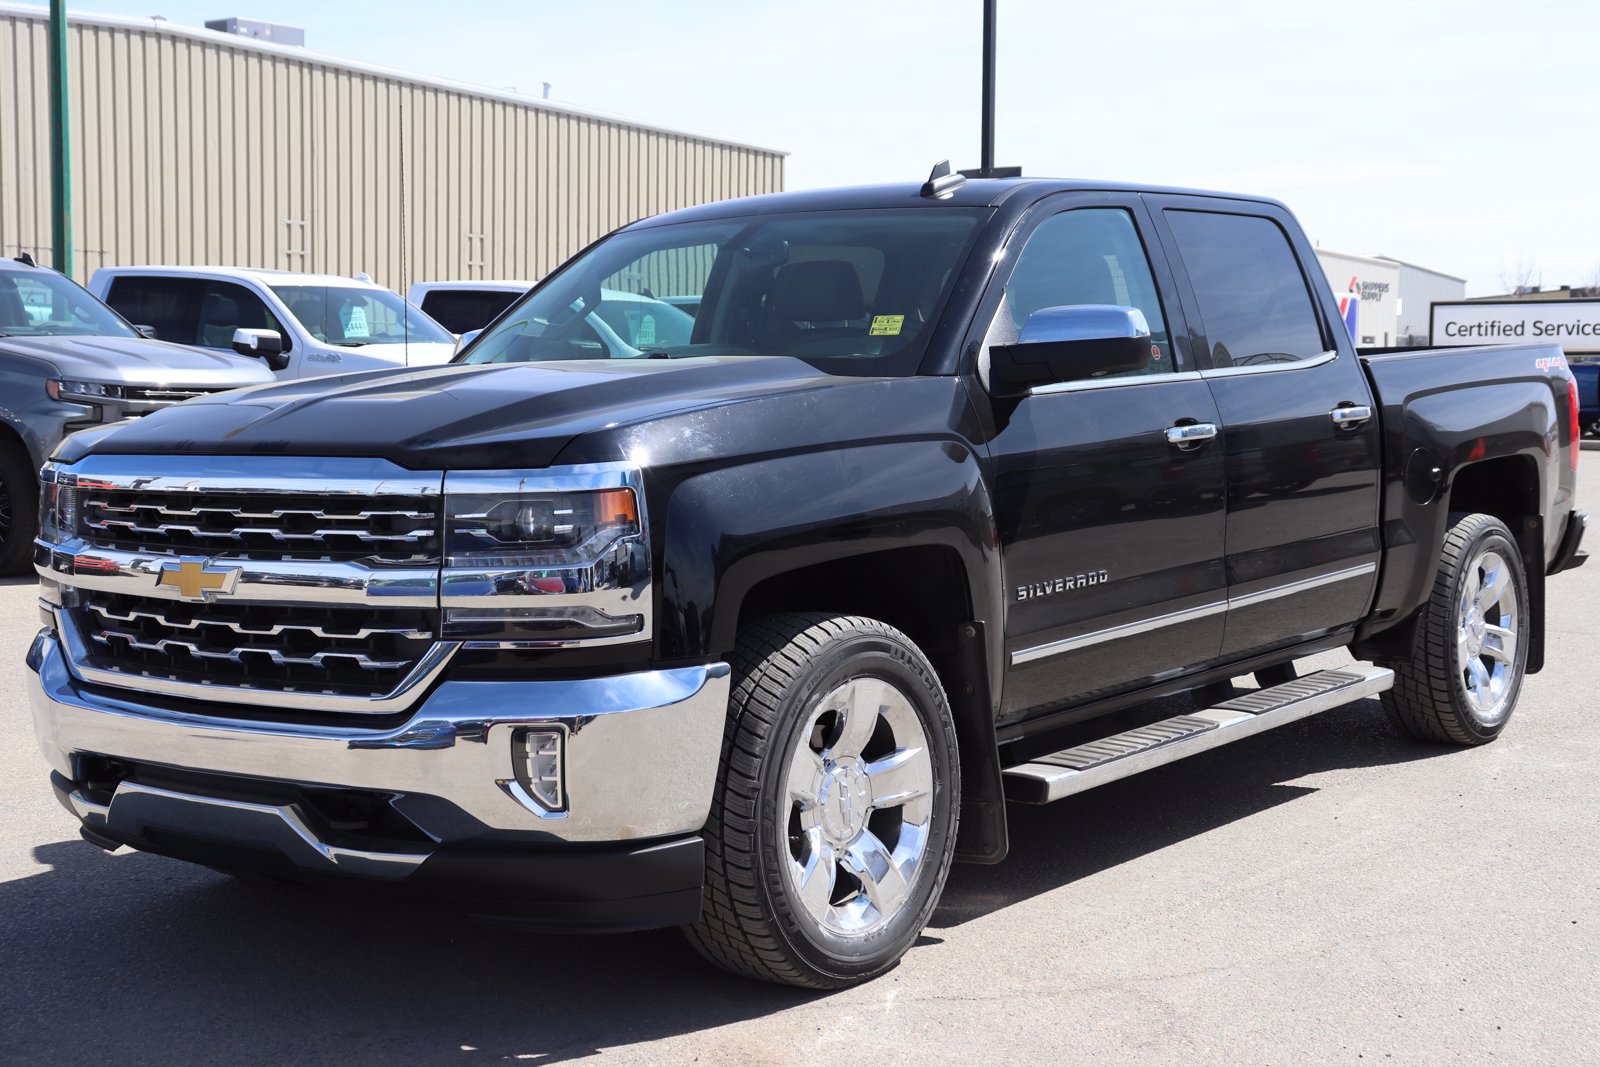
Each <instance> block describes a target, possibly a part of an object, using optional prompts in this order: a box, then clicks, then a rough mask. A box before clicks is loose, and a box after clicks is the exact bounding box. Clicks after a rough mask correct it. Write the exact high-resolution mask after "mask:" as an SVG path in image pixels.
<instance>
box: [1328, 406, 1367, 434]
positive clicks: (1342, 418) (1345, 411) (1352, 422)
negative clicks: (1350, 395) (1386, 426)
mask: <svg viewBox="0 0 1600 1067" xmlns="http://www.w3.org/2000/svg"><path fill="white" fill-rule="evenodd" d="M1328 418H1330V419H1332V420H1333V424H1334V425H1335V426H1337V427H1339V428H1340V429H1341V430H1353V429H1355V428H1356V427H1357V426H1360V425H1361V424H1362V423H1363V422H1366V421H1367V420H1368V419H1370V418H1372V409H1371V408H1369V407H1368V406H1367V405H1365V404H1347V405H1345V406H1344V407H1337V408H1334V409H1333V410H1332V411H1330V412H1328Z"/></svg>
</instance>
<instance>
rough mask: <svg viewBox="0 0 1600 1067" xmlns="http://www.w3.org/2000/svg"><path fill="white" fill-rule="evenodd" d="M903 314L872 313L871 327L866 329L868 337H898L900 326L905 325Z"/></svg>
mask: <svg viewBox="0 0 1600 1067" xmlns="http://www.w3.org/2000/svg"><path fill="white" fill-rule="evenodd" d="M905 321H906V317H905V316H904V315H874V316H873V317H872V329H870V330H868V331H867V335H868V336H869V337H898V336H900V327H901V326H903V325H905Z"/></svg>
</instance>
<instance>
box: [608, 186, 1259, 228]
mask: <svg viewBox="0 0 1600 1067" xmlns="http://www.w3.org/2000/svg"><path fill="white" fill-rule="evenodd" d="M922 184H923V183H921V182H895V183H892V184H887V185H852V186H844V187H841V188H833V189H802V190H796V191H793V192H784V193H766V194H763V195H761V196H746V197H740V198H738V199H736V200H719V201H716V202H715V203H711V204H701V205H700V206H698V207H688V208H682V209H680V210H678V211H669V212H666V213H665V214H661V215H654V216H651V217H650V218H647V219H641V220H640V221H638V222H636V223H634V224H633V226H634V227H645V226H661V225H670V224H672V223H677V222H697V221H701V220H706V219H718V218H730V217H735V216H741V215H762V214H768V213H772V212H787V211H839V210H850V209H859V208H897V207H941V206H947V207H999V206H1000V205H1001V204H1004V203H1006V202H1007V201H1011V200H1015V199H1018V198H1021V199H1022V200H1023V201H1024V202H1027V203H1031V202H1033V201H1035V200H1038V199H1040V198H1041V197H1045V196H1049V195H1051V194H1053V193H1067V192H1134V193H1156V194H1165V195H1173V196H1206V197H1213V198H1217V199H1223V200H1241V201H1249V202H1252V203H1258V204H1271V205H1273V206H1275V207H1280V208H1281V207H1283V206H1284V205H1283V204H1282V203H1281V202H1280V201H1277V200H1274V199H1272V198H1271V197H1265V196H1251V195H1248V194H1242V193H1220V192H1215V191H1211V190H1203V189H1183V188H1177V187H1170V186H1160V185H1138V184H1133V183H1129V182H1114V181H1097V180H1092V179H1086V178H969V179H967V180H966V181H965V182H963V183H962V184H961V185H959V186H957V187H955V188H954V189H952V190H950V191H949V193H948V194H946V195H944V196H942V197H928V196H923V195H922ZM1285 210H1287V209H1285ZM630 228H631V227H630Z"/></svg>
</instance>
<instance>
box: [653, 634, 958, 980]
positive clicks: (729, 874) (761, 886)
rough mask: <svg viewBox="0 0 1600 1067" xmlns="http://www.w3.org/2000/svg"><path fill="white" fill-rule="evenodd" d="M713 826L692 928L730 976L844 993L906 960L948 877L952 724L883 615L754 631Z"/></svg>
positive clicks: (952, 827)
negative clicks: (697, 917) (700, 902)
mask: <svg viewBox="0 0 1600 1067" xmlns="http://www.w3.org/2000/svg"><path fill="white" fill-rule="evenodd" d="M732 659H733V672H734V674H733V690H732V694H731V698H730V700H729V702H728V727H727V732H726V735H725V736H724V739H723V747H722V764H721V768H720V771H719V776H718V782H717V789H716V794H715V797H714V799H713V801H712V805H711V814H710V816H709V818H708V820H707V822H706V831H705V838H706V881H705V901H704V905H703V908H702V912H701V916H700V921H699V922H697V923H695V924H694V925H693V926H690V927H685V932H686V933H687V935H688V937H689V940H690V942H691V943H693V944H694V946H695V947H696V948H697V949H699V951H700V952H701V954H702V955H704V956H705V957H706V958H707V959H709V960H711V961H712V962H713V963H716V964H717V965H719V966H721V967H725V968H727V969H728V970H730V971H735V972H737V973H739V974H744V975H748V976H750V977H753V978H760V979H763V980H765V981H769V982H780V983H783V984H785V985H793V986H801V987H805V988H808V989H839V988H843V987H845V986H850V985H855V984H857V983H860V982H864V981H867V980H868V979H871V978H875V977H877V976H878V975H880V974H882V973H884V972H885V971H887V970H889V969H890V968H891V967H893V966H894V965H895V964H896V963H898V962H899V960H900V957H901V956H903V955H904V954H905V953H906V951H907V950H908V949H909V948H910V947H911V945H912V944H913V943H914V942H915V941H916V939H917V937H918V935H920V934H921V932H922V928H923V927H924V926H925V925H926V924H927V922H928V918H929V916H931V915H932V913H933V909H934V906H935V905H936V904H937V903H938V901H939V894H940V892H941V891H942V890H943V888H944V883H945V878H946V877H947V876H948V875H949V873H950V862H951V858H952V856H953V855H954V852H955V841H956V820H957V815H958V812H959V811H960V797H959V789H960V785H959V783H960V780H961V778H960V771H959V763H958V753H957V749H956V736H955V723H954V720H953V719H952V717H951V714H950V705H949V703H948V702H947V701H946V699H945V694H944V690H943V688H942V687H941V686H940V684H939V680H938V678H937V676H936V675H935V674H934V671H933V667H932V666H931V665H930V664H929V663H928V660H927V658H926V657H925V656H924V655H923V654H922V652H921V651H920V650H918V648H917V647H916V645H914V644H913V643H912V642H911V640H910V639H909V638H907V637H906V636H905V635H904V634H902V633H900V632H899V631H898V630H896V629H894V628H893V627H891V626H888V625H885V624H884V623H881V622H877V621H875V620H872V619H865V618H856V617H848V616H838V615H823V614H804V615H801V614H795V615H779V616H774V617H772V618H768V619H764V620H761V621H760V622H756V623H753V624H751V625H749V626H746V627H745V628H744V629H743V630H741V632H740V635H739V641H738V647H737V649H736V650H735V653H734V655H733V657H732Z"/></svg>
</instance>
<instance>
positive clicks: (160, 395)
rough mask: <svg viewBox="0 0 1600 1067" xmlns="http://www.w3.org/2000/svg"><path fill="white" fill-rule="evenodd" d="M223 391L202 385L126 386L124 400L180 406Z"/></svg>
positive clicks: (123, 390)
mask: <svg viewBox="0 0 1600 1067" xmlns="http://www.w3.org/2000/svg"><path fill="white" fill-rule="evenodd" d="M221 391H222V390H221V389H210V388H207V387H206V386H202V385H187V386H185V385H124V386H123V387H122V399H124V400H132V401H135V402H138V403H144V404H178V403H182V402H183V401H185V400H193V399H194V398H195V397H197V396H210V395H211V394H212V393H220V392H221Z"/></svg>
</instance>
